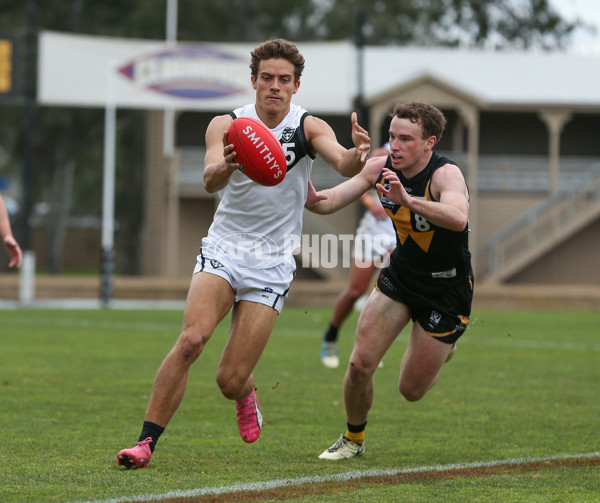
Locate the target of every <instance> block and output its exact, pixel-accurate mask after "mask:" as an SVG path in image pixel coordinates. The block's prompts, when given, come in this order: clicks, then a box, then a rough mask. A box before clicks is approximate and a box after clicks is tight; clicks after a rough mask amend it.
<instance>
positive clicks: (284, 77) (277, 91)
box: [117, 38, 370, 468]
mask: <svg viewBox="0 0 600 503" xmlns="http://www.w3.org/2000/svg"><path fill="white" fill-rule="evenodd" d="M251 56H252V58H251V64H250V69H251V83H252V87H253V89H254V90H255V91H256V101H255V103H252V104H249V105H246V106H244V107H242V108H239V109H237V110H235V111H234V112H233V113H232V114H227V115H220V116H217V117H215V118H213V120H212V121H211V122H210V124H209V126H208V129H207V130H206V157H205V168H204V187H205V189H206V190H207V191H208V192H210V193H214V192H217V191H218V192H219V195H220V203H219V206H218V208H217V210H216V213H215V216H214V220H213V223H212V225H211V227H210V229H209V231H208V236H207V237H205V238H204V239H203V240H202V248H201V249H200V254H199V255H198V258H197V263H196V266H195V268H194V274H193V275H192V280H191V284H190V288H189V293H188V298H187V303H186V307H185V312H184V319H183V330H182V332H181V335H180V336H179V338H178V339H177V341H176V343H175V346H174V347H173V349H172V350H171V352H170V353H169V354H168V355H167V356H166V358H165V360H164V361H163V363H162V365H161V366H160V368H159V369H158V373H157V375H156V378H155V381H154V387H153V389H152V395H151V396H150V401H149V404H148V408H147V410H146V415H145V420H144V423H143V425H142V432H141V435H140V437H139V442H138V444H137V445H136V446H135V447H133V448H131V449H124V450H122V451H120V452H119V454H118V455H117V462H118V464H120V465H123V466H126V467H128V468H142V467H146V466H148V463H149V461H150V458H151V456H152V453H153V451H154V447H155V445H156V442H157V441H158V438H159V436H160V435H161V433H162V432H163V431H164V429H165V428H166V426H167V424H168V423H169V421H170V420H171V418H172V417H173V415H174V414H175V411H176V410H177V408H178V407H179V404H180V403H181V400H182V399H183V395H184V392H185V388H186V383H187V379H188V374H189V369H190V366H191V365H192V363H194V361H195V360H196V359H197V358H198V356H200V354H201V353H202V350H203V348H204V345H205V344H206V343H207V342H208V341H209V339H210V338H211V336H212V334H213V332H214V330H215V328H216V326H217V324H218V323H219V322H220V321H221V320H222V319H223V318H224V317H225V316H226V315H227V313H229V311H231V310H232V317H231V329H230V335H229V339H228V341H227V343H226V345H225V349H224V350H223V353H222V355H221V359H220V361H219V364H218V368H217V376H216V377H217V384H218V386H219V388H220V391H221V393H222V394H223V396H225V397H226V398H228V399H229V400H233V401H235V406H236V410H237V420H238V427H239V432H240V435H241V437H242V439H243V440H244V441H245V442H248V443H251V442H254V441H256V440H257V439H258V437H259V435H260V433H261V428H262V413H261V410H260V407H259V405H258V401H257V398H256V385H255V382H254V375H253V371H254V368H255V367H256V365H257V363H258V361H259V359H260V357H261V355H262V353H263V350H264V348H265V346H266V344H267V341H268V340H269V336H270V335H271V331H272V330H273V327H274V324H275V320H276V318H277V315H278V314H279V312H280V311H281V309H282V307H283V301H284V298H285V297H286V296H287V293H288V289H289V285H290V283H291V281H292V278H293V275H294V271H295V263H294V260H293V257H292V260H289V258H290V257H286V256H285V253H284V249H285V246H286V243H285V240H286V239H288V238H289V237H290V236H297V237H298V238H300V235H301V232H302V214H303V210H304V204H305V202H306V197H307V193H308V180H309V177H310V173H311V169H312V164H313V160H314V158H315V157H316V156H317V155H320V156H321V157H322V158H323V160H324V161H325V162H327V163H328V164H329V165H330V166H332V167H333V168H334V169H335V170H336V171H338V172H339V173H340V174H342V175H344V176H352V175H354V174H356V173H357V172H359V171H360V170H361V169H362V168H363V166H364V164H365V161H366V159H367V156H368V154H369V149H370V139H369V136H368V133H367V132H366V131H365V130H364V129H362V128H361V127H360V126H359V125H358V123H357V120H356V114H352V141H353V143H354V145H355V147H354V148H351V149H349V150H347V149H346V148H344V147H343V146H341V145H340V144H339V143H338V142H337V139H336V136H335V134H334V132H333V130H332V129H331V127H330V126H329V125H328V124H326V123H325V122H324V121H322V120H321V119H318V118H316V117H314V116H311V115H309V114H308V112H306V111H305V110H304V109H302V108H300V107H299V106H297V105H295V104H293V103H291V100H292V96H293V95H294V94H296V92H297V91H298V89H299V87H300V76H301V75H302V71H303V69H304V58H303V56H302V55H301V54H300V52H299V51H298V49H297V48H296V46H295V45H294V44H292V43H290V42H288V41H287V40H283V39H276V38H273V39H270V40H268V41H266V42H264V43H262V44H261V45H259V46H258V47H256V48H255V49H254V50H253V51H252V53H251ZM234 116H235V117H253V118H255V119H258V120H261V121H262V122H263V123H264V124H265V125H267V127H269V128H270V129H271V131H272V132H273V133H274V134H275V136H276V137H277V138H278V139H279V140H280V142H281V143H282V147H283V149H284V152H285V153H286V156H287V157H286V158H287V168H288V172H287V174H286V176H285V178H284V179H283V181H282V182H281V183H279V184H278V185H276V186H274V187H264V186H261V185H259V184H257V183H255V182H253V181H251V180H250V179H249V178H248V177H246V176H245V175H244V174H243V173H242V172H241V171H239V168H240V165H239V164H238V163H236V153H235V151H234V147H233V145H231V144H228V142H227V137H226V131H227V129H228V127H229V125H230V124H231V122H232V121H233V118H234ZM249 236H253V237H254V242H257V236H260V237H261V238H263V239H264V240H267V241H268V242H269V243H270V244H272V245H273V246H272V247H271V249H270V251H268V252H267V254H266V255H263V254H262V252H263V251H264V250H261V253H260V254H258V255H252V253H251V250H247V251H248V253H242V256H241V257H240V256H239V252H240V251H243V250H244V248H243V247H244V245H246V244H247V243H248V239H249ZM228 251H233V252H235V253H228ZM263 261H264V262H263ZM132 371H135V369H132ZM199 435H200V436H201V432H199Z"/></svg>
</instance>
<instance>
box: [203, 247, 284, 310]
mask: <svg viewBox="0 0 600 503" xmlns="http://www.w3.org/2000/svg"><path fill="white" fill-rule="evenodd" d="M201 271H202V272H208V273H210V274H214V275H215V276H219V277H221V278H223V279H224V280H225V281H227V282H228V283H229V284H230V285H231V288H232V289H233V291H234V293H235V302H239V301H240V300H248V301H250V302H257V303H259V304H264V305H266V306H270V307H272V308H273V309H275V310H276V311H277V312H278V313H280V312H281V309H282V308H283V301H284V299H285V298H286V297H287V295H288V292H289V289H290V283H291V282H292V279H294V269H292V268H291V267H290V266H289V265H286V264H280V265H276V266H274V267H269V268H267V269H253V268H247V267H244V266H243V264H239V263H236V262H235V261H234V260H232V259H231V258H230V257H229V256H227V254H226V253H219V252H218V251H215V250H214V249H213V250H211V255H210V256H209V255H207V253H206V251H205V250H203V249H202V248H200V254H199V255H198V256H197V257H196V266H195V267H194V274H196V273H197V272H201Z"/></svg>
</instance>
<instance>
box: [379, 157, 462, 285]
mask: <svg viewBox="0 0 600 503" xmlns="http://www.w3.org/2000/svg"><path fill="white" fill-rule="evenodd" d="M446 164H454V165H456V163H455V162H454V161H451V160H450V159H447V158H445V157H441V156H439V155H437V154H436V153H435V152H434V153H433V155H432V157H431V160H430V161H429V163H428V164H427V167H426V168H425V169H424V170H423V171H421V172H420V173H418V174H417V175H416V176H414V177H412V178H406V177H405V176H404V175H403V174H402V172H400V171H398V170H394V169H393V168H392V163H391V160H390V157H389V156H388V159H387V161H386V164H385V167H386V168H388V169H390V170H392V171H394V172H395V173H397V174H398V178H399V179H400V182H402V185H403V186H404V188H405V189H406V191H407V192H408V194H409V195H410V196H412V197H417V198H422V199H426V200H428V201H435V199H434V197H433V195H432V193H431V178H432V176H433V174H434V173H435V171H436V170H437V169H438V168H440V167H442V166H444V165H446ZM377 182H378V183H380V184H382V185H384V186H385V180H384V178H383V175H380V176H379V179H378V180H377ZM377 193H378V196H379V199H380V200H381V204H382V205H383V207H384V208H385V210H386V212H387V214H388V215H389V216H390V218H391V220H392V223H393V224H394V229H395V231H396V243H397V244H396V249H395V250H394V252H393V253H392V255H391V258H390V266H391V267H392V268H393V269H394V270H395V271H396V273H397V274H400V275H402V277H403V279H404V280H409V281H411V280H415V281H417V282H418V283H419V284H421V285H422V282H425V284H430V285H436V286H437V285H439V284H440V281H439V279H441V278H445V279H448V280H449V281H443V282H442V283H445V285H446V286H448V284H449V283H450V284H451V283H453V281H452V278H457V277H458V278H463V277H464V276H465V275H466V274H469V273H470V271H471V254H470V252H469V248H468V232H469V229H468V224H467V226H466V227H465V229H463V230H462V231H460V232H457V231H453V230H450V229H445V228H442V227H439V226H437V225H435V224H433V223H431V222H429V221H428V220H426V219H425V218H423V217H422V216H421V215H418V214H416V213H413V212H412V211H410V210H409V209H408V208H406V207H403V206H401V205H397V204H394V203H393V202H392V201H390V200H389V199H388V198H387V197H386V196H385V195H384V194H383V193H382V192H380V191H377ZM409 278H410V279H409ZM436 279H437V280H438V281H435V280H436Z"/></svg>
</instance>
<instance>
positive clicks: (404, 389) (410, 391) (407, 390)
mask: <svg viewBox="0 0 600 503" xmlns="http://www.w3.org/2000/svg"><path fill="white" fill-rule="evenodd" d="M398 390H399V391H400V394H401V395H402V396H403V397H404V398H405V399H406V400H407V401H408V402H418V401H419V400H421V398H423V397H424V396H425V395H426V394H427V388H424V387H421V386H418V385H415V384H413V383H403V382H400V384H399V385H398Z"/></svg>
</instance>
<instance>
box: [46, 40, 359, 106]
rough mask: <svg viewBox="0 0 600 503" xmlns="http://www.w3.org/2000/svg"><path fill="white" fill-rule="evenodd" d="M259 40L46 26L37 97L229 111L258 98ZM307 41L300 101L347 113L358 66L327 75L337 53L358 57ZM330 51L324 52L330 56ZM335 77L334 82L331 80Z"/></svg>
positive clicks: (343, 47) (340, 57)
mask: <svg viewBox="0 0 600 503" xmlns="http://www.w3.org/2000/svg"><path fill="white" fill-rule="evenodd" d="M256 45H257V44H255V43H239V44H217V43H215V44H209V43H194V44H191V43H185V44H183V43H181V44H167V43H166V42H162V41H161V42H156V41H141V40H132V39H117V38H107V37H93V36H82V35H72V34H63V33H56V32H47V31H46V32H42V33H41V34H40V44H39V61H38V68H39V72H38V75H39V80H38V82H39V85H38V102H39V103H40V104H42V105H64V106H88V107H104V106H106V105H107V104H108V103H114V104H115V105H116V106H117V107H122V108H146V109H164V108H171V109H180V110H207V111H221V110H224V111H229V110H232V109H234V108H237V107H239V106H242V105H245V104H246V103H249V102H252V101H254V99H255V91H254V89H252V85H251V80H250V67H249V65H250V52H251V51H252V50H253V49H254V47H255V46H256ZM324 47H325V46H324V45H323V44H312V43H307V44H306V46H300V45H299V49H300V51H301V52H302V54H303V55H304V56H305V58H306V60H307V64H306V69H305V72H304V74H303V76H302V78H301V86H300V91H299V99H298V100H296V97H294V101H297V102H298V104H299V105H301V106H303V107H305V108H307V109H308V110H309V111H311V112H315V113H316V112H323V111H326V112H331V113H349V111H350V110H351V107H352V98H353V97H352V88H353V87H354V80H355V79H354V78H352V73H351V72H352V71H353V65H352V64H350V65H349V67H348V66H340V67H339V70H338V71H337V73H336V75H333V74H331V75H330V78H328V79H325V78H324V77H323V75H324V72H325V71H326V69H327V68H328V66H329V67H330V65H331V61H332V58H333V59H334V60H335V61H337V62H338V63H339V62H343V61H348V62H350V63H351V62H352V58H353V46H352V45H350V44H349V43H345V42H344V43H337V44H336V43H333V44H331V43H329V44H327V46H326V47H327V49H326V50H323V48H324ZM324 55H326V58H325V57H324ZM333 80H335V85H330V84H328V83H327V82H328V81H329V82H331V81H333Z"/></svg>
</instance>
